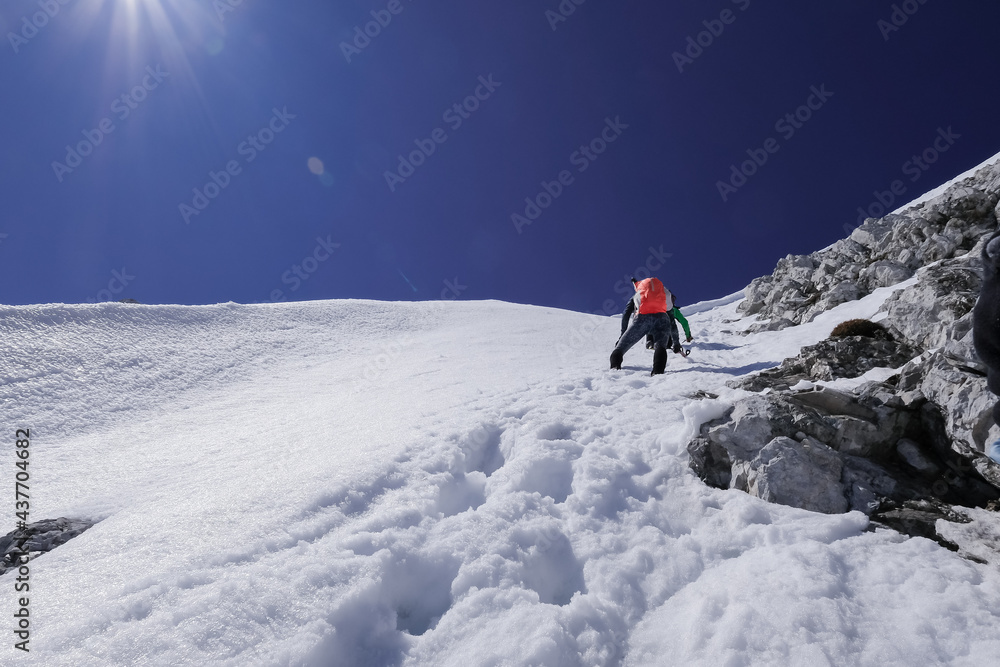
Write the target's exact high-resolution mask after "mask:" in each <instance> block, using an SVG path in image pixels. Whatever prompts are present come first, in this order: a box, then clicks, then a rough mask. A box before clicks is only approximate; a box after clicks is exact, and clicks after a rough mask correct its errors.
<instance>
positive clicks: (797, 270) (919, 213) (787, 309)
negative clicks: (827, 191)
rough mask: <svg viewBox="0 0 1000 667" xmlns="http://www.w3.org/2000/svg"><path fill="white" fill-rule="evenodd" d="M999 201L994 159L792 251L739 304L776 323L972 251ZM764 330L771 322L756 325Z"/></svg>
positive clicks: (811, 314)
mask: <svg viewBox="0 0 1000 667" xmlns="http://www.w3.org/2000/svg"><path fill="white" fill-rule="evenodd" d="M998 201H1000V164H994V165H990V166H987V167H984V168H982V169H980V170H979V171H978V172H976V173H975V174H974V175H973V176H971V177H969V178H967V179H964V180H962V181H961V182H959V183H956V184H954V185H952V186H951V187H949V188H947V189H946V190H945V192H944V193H943V194H941V195H938V196H936V197H933V198H931V199H929V200H928V201H923V202H920V203H918V204H916V205H914V206H912V207H910V208H908V209H906V210H904V211H902V212H899V213H890V214H889V215H886V216H885V217H883V218H869V219H867V220H866V221H865V222H864V224H862V225H861V226H859V227H857V228H855V229H854V230H852V231H851V233H850V236H849V237H848V238H846V239H843V240H841V241H838V242H836V243H834V244H833V245H831V246H830V247H828V248H825V249H823V250H820V251H818V252H814V253H812V254H810V255H789V256H787V257H785V258H784V259H782V260H780V261H779V262H778V264H777V266H776V267H775V270H774V272H773V273H772V274H771V275H769V276H762V277H760V278H757V279H755V280H754V281H753V282H752V283H751V284H750V286H749V287H748V288H747V289H746V292H745V298H744V301H743V302H742V303H741V304H740V306H739V310H740V312H742V313H743V314H744V315H756V316H757V318H758V319H759V320H767V321H771V322H774V323H776V326H775V328H784V326H791V325H794V324H801V323H804V322H810V321H812V320H813V319H814V318H815V317H816V316H817V315H819V314H820V313H823V312H825V311H826V310H829V309H830V308H832V307H833V306H836V305H838V304H840V303H843V302H845V301H851V300H855V299H859V298H861V297H863V296H865V295H867V294H869V293H871V292H872V291H873V290H875V289H878V288H880V287H887V286H890V285H895V284H898V283H900V282H902V281H904V280H907V279H909V278H910V277H911V276H912V274H913V271H914V270H916V269H919V268H921V267H925V266H927V265H929V264H932V263H934V262H937V261H940V260H949V259H954V258H959V257H962V256H964V255H966V254H967V253H969V252H970V251H971V250H973V248H974V247H975V246H976V244H977V243H978V242H979V241H980V240H981V239H982V238H983V237H984V236H986V235H989V234H990V233H992V232H993V231H994V230H995V229H996V227H997V208H998ZM949 279H950V280H955V279H957V278H956V277H954V276H953V277H951V278H949ZM932 282H933V281H932ZM944 282H947V280H945V281H944ZM928 287H930V285H928ZM921 296H923V295H921ZM786 321H787V322H789V323H790V324H787V325H786V324H785V322H786ZM760 330H768V329H761V328H755V329H753V331H760Z"/></svg>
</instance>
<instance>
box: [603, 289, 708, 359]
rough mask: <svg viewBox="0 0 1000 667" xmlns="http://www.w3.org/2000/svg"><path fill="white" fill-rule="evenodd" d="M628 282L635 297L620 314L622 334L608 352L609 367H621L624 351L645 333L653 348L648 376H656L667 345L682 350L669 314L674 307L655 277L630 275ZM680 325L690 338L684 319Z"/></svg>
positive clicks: (665, 357)
mask: <svg viewBox="0 0 1000 667" xmlns="http://www.w3.org/2000/svg"><path fill="white" fill-rule="evenodd" d="M632 285H633V286H634V287H635V296H634V297H632V299H630V300H629V302H628V305H627V306H626V307H625V312H624V313H622V333H621V336H620V337H619V338H618V343H617V345H615V349H614V351H613V352H612V353H611V368H612V369H615V370H619V369H621V366H622V359H623V358H624V357H625V353H626V352H628V350H629V349H630V348H631V347H632V346H633V345H635V344H636V343H637V342H639V340H640V339H641V338H642V337H643V336H646V335H648V336H649V337H650V339H651V341H652V343H653V348H654V350H653V371H652V373H650V375H659V374H662V373H663V371H664V370H666V367H667V349H668V348H673V350H674V352H677V353H682V352H681V347H680V337H679V336H678V334H677V324H676V322H675V321H674V317H673V315H672V311H674V310H676V307H675V306H674V298H673V295H672V294H670V292H669V291H668V290H667V289H666V288H665V287H664V286H663V283H662V282H660V280H659V279H658V278H646V279H645V280H641V281H637V280H636V279H635V278H632ZM633 313H635V317H634V318H632V315H633ZM682 317H683V316H682ZM630 319H631V324H630V323H629V320H630ZM684 325H685V326H684V331H685V333H686V334H687V335H688V340H689V341H690V340H691V331H690V328H689V327H688V326H687V322H686V321H684Z"/></svg>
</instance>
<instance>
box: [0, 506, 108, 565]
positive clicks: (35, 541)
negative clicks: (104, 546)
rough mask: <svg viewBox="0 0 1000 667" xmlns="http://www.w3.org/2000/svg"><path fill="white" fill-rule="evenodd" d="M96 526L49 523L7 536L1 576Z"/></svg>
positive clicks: (0, 543) (1, 549) (2, 541)
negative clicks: (25, 561)
mask: <svg viewBox="0 0 1000 667" xmlns="http://www.w3.org/2000/svg"><path fill="white" fill-rule="evenodd" d="M93 525H94V523H93V522H91V521H87V520H86V519H64V518H60V519H45V520H44V521H36V522H35V523H30V524H28V525H27V526H25V527H24V528H20V529H18V530H13V531H11V532H9V533H7V534H6V535H5V536H3V537H0V554H2V555H3V558H2V560H0V574H3V573H4V572H6V571H7V570H10V569H13V568H16V567H17V566H18V565H22V564H24V560H23V557H24V556H27V558H28V560H31V559H34V558H35V557H37V556H40V555H41V554H43V553H46V552H48V551H52V550H53V549H55V548H56V547H58V546H59V545H61V544H65V543H66V542H69V541H70V540H71V539H73V538H74V537H76V536H77V535H79V534H80V533H82V532H83V531H85V530H87V529H88V528H90V527H91V526H93Z"/></svg>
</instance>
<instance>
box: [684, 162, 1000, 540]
mask: <svg viewBox="0 0 1000 667" xmlns="http://www.w3.org/2000/svg"><path fill="white" fill-rule="evenodd" d="M998 201H1000V163H998V164H996V165H993V166H991V167H987V168H984V169H982V170H980V171H979V172H978V173H977V174H976V175H975V176H974V177H972V178H970V179H966V180H964V181H962V182H961V183H959V184H957V185H955V186H952V187H951V188H949V189H948V190H947V191H946V192H945V194H943V195H941V196H939V197H936V198H934V199H932V200H930V201H928V202H925V203H923V204H920V205H918V206H915V207H913V208H911V209H908V210H906V211H904V212H903V213H901V214H898V215H897V214H891V215H888V216H886V217H885V218H881V219H869V220H867V221H865V224H864V225H862V226H861V227H859V228H857V229H854V230H853V231H852V232H851V235H850V237H849V238H846V239H843V240H842V241H838V242H837V243H835V244H834V245H833V246H831V247H829V248H827V249H825V250H822V251H820V252H817V253H813V254H812V255H808V256H792V255H790V256H788V257H786V258H784V259H782V260H781V261H779V262H778V266H777V268H776V269H775V272H774V274H772V275H770V276H764V277H762V278H758V279H756V280H754V281H753V283H752V284H751V285H750V287H749V288H748V289H747V290H746V297H745V300H744V301H743V302H742V303H741V304H740V306H739V308H740V310H741V311H743V312H744V313H745V314H756V315H757V316H758V320H759V322H757V323H756V324H754V325H752V326H751V327H750V329H749V331H763V330H778V329H783V328H786V327H788V326H793V325H797V324H800V323H804V322H808V321H811V320H812V319H813V318H814V317H815V316H816V315H818V314H819V313H821V312H824V311H826V310H829V309H830V308H832V307H834V306H836V305H839V304H841V303H844V302H845V301H850V300H853V299H857V298H860V297H862V296H865V295H867V294H869V293H870V292H871V291H873V290H875V289H878V288H880V287H887V286H892V285H896V284H898V283H900V282H902V281H905V280H910V279H914V282H913V284H912V285H910V286H907V287H906V288H904V289H900V290H897V291H896V292H895V293H893V294H892V295H891V296H890V297H889V298H888V299H887V300H886V301H885V303H884V304H883V306H882V309H881V311H882V312H884V313H885V317H884V319H881V320H880V323H881V324H883V325H884V326H885V327H887V329H888V331H889V333H890V335H889V336H886V337H882V336H880V337H876V338H871V337H862V336H847V337H843V338H830V339H828V340H825V341H822V342H820V343H818V344H816V345H812V346H808V347H804V348H802V350H801V352H800V354H799V355H797V356H796V357H794V358H791V359H786V360H785V361H784V362H782V364H781V365H780V366H779V367H777V368H774V369H771V370H768V371H763V372H761V373H758V374H756V375H754V376H750V377H747V378H744V379H742V380H740V381H739V382H736V383H733V385H732V386H736V387H739V388H742V389H746V390H749V391H752V392H762V391H764V392H765V393H763V394H760V395H754V396H750V397H748V398H745V399H742V400H740V401H738V402H737V403H736V404H735V405H734V406H733V408H732V410H731V411H730V412H729V413H728V414H727V415H726V416H725V417H723V418H722V419H719V420H716V421H714V422H710V423H707V424H704V425H703V426H702V427H701V432H700V434H699V435H698V437H696V438H694V440H692V442H691V443H690V444H689V445H688V451H689V453H690V464H691V467H692V469H694V470H695V472H696V473H697V474H698V475H699V476H700V477H701V478H702V479H703V480H705V482H706V483H708V484H710V485H712V486H716V487H720V488H733V489H740V490H742V491H745V492H747V493H750V494H752V495H755V496H757V497H760V498H762V499H765V500H768V501H770V502H776V503H781V504H785V505H792V506H795V507H801V508H804V509H810V510H813V511H818V512H826V513H836V512H844V511H847V510H851V509H853V510H860V511H863V512H865V513H867V514H869V515H870V516H871V517H872V523H873V525H881V526H887V527H892V528H895V529H897V530H900V531H902V532H905V533H907V534H910V535H921V536H924V537H930V538H932V539H936V540H937V541H938V542H939V543H941V544H942V545H944V546H946V547H948V548H954V549H958V548H959V547H958V546H956V545H955V544H953V543H952V542H951V541H949V539H946V538H944V537H942V536H941V535H940V534H938V532H937V529H936V528H935V526H936V525H938V524H937V523H936V522H937V521H938V520H940V519H944V520H945V521H947V522H952V523H950V524H949V525H951V526H955V525H956V523H955V522H961V521H970V520H971V519H968V518H966V515H967V514H968V512H970V511H972V510H968V511H965V512H963V511H962V510H961V509H960V507H961V506H964V507H985V506H987V504H990V503H994V504H993V505H992V506H994V507H995V506H996V504H995V501H996V500H997V499H998V498H1000V466H998V465H997V464H995V463H994V462H993V461H991V460H990V459H988V458H987V457H986V456H984V455H983V453H982V452H983V451H984V447H985V446H986V445H987V443H989V442H992V441H993V440H995V439H996V438H997V437H998V436H1000V427H997V426H996V425H995V424H994V423H993V418H992V407H993V405H994V403H995V402H996V400H997V399H996V397H995V396H993V395H992V394H991V393H990V392H989V390H988V389H987V386H986V375H985V369H984V367H983V365H982V364H981V363H980V362H979V360H978V359H977V358H976V354H975V351H974V348H973V344H972V309H973V306H974V305H975V302H976V299H977V297H978V294H979V288H980V285H981V282H982V266H981V259H980V251H981V245H982V243H984V242H985V241H986V239H987V238H988V237H989V236H990V235H991V234H992V233H993V232H994V231H996V229H997V215H998V212H1000V207H998V205H997V202H998ZM873 368H893V369H899V370H898V372H897V373H896V374H894V375H893V376H891V377H890V378H889V379H888V380H887V381H886V382H868V383H864V384H862V385H861V386H859V387H857V388H856V389H854V390H853V391H836V390H832V389H830V388H823V387H819V388H814V389H811V390H806V391H793V390H792V389H791V387H795V386H796V385H797V384H798V383H799V382H801V381H803V380H806V381H809V382H817V381H830V380H835V379H838V378H855V377H858V376H860V375H863V374H864V373H866V372H867V371H869V370H871V369H873ZM803 386H805V385H803ZM765 390H768V391H769V392H770V393H767V391H765ZM941 525H944V524H941ZM949 530H950V532H949ZM956 531H957V532H956ZM945 532H949V534H952V533H954V534H961V535H966V533H969V531H965V533H962V531H960V530H958V529H954V530H951V529H948V528H947V527H945ZM967 547H968V545H965V546H964V547H963V550H966V551H967ZM973 551H975V550H974V549H973V550H972V551H967V552H968V553H972V552H973ZM970 557H974V556H970Z"/></svg>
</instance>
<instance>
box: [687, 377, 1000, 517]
mask: <svg viewBox="0 0 1000 667" xmlns="http://www.w3.org/2000/svg"><path fill="white" fill-rule="evenodd" d="M947 431H948V429H947V428H946V427H945V419H944V417H943V416H942V415H941V413H940V411H939V410H938V409H937V408H936V406H935V405H934V404H933V403H931V402H929V401H928V400H927V399H926V398H925V397H924V396H923V395H922V394H921V393H920V392H919V391H914V390H912V389H905V390H904V389H902V388H901V387H899V386H897V385H894V384H892V383H891V382H889V383H883V382H868V383H865V384H863V385H861V386H860V387H859V388H858V389H857V390H855V391H854V392H850V393H848V392H842V391H837V390H833V389H829V388H823V387H818V388H813V389H809V390H804V391H797V392H795V391H786V392H770V393H767V394H763V395H760V394H757V395H751V396H749V397H747V398H744V399H742V400H740V401H738V402H737V403H736V404H735V405H734V406H733V408H732V410H730V411H729V412H728V413H727V414H726V415H725V416H724V417H722V418H720V419H718V420H715V421H712V422H709V423H706V424H703V425H702V427H701V430H700V433H699V435H698V437H696V438H694V439H693V440H692V441H691V442H690V443H689V445H688V453H689V455H690V465H691V467H692V469H693V470H694V471H695V472H696V474H698V476H699V477H700V478H701V479H703V480H704V481H705V482H706V483H707V484H709V485H711V486H715V487H718V488H726V489H738V490H741V491H745V492H746V493H749V494H750V495H753V496H756V497H758V498H761V499H763V500H767V501H770V502H775V503H780V504H783V505H790V506H793V507H800V508H803V509H808V510H812V511H816V512H823V513H827V514H835V513H840V512H846V511H848V510H859V511H862V512H864V513H866V514H869V515H872V516H874V517H876V518H877V517H879V516H881V514H880V513H885V512H895V511H897V510H899V508H901V507H904V506H905V505H906V504H907V503H918V504H919V503H924V504H925V505H926V506H922V507H924V509H922V510H921V511H930V510H927V507H934V508H937V509H936V510H934V511H935V512H936V514H935V516H938V517H939V518H941V517H944V516H945V515H946V514H948V513H952V514H953V513H954V512H953V510H952V509H951V507H952V506H954V505H959V506H966V507H985V506H986V505H987V504H988V503H989V502H991V501H995V500H997V499H1000V488H997V486H995V484H994V483H991V481H990V480H989V479H987V478H986V477H984V476H983V475H982V474H981V473H980V472H979V468H980V467H986V468H994V469H995V468H997V466H996V465H995V464H993V463H992V462H990V461H989V460H988V459H985V457H984V456H983V455H982V454H979V453H976V452H973V451H966V452H965V453H964V454H962V453H959V452H956V451H955V450H954V449H953V448H952V446H951V438H950V437H949V436H948V433H947ZM977 463H978V464H981V466H977V465H976V464H977ZM926 528H927V524H926V522H917V524H915V525H914V527H913V529H914V531H916V532H914V534H923V533H926ZM921 531H922V532H921Z"/></svg>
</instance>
